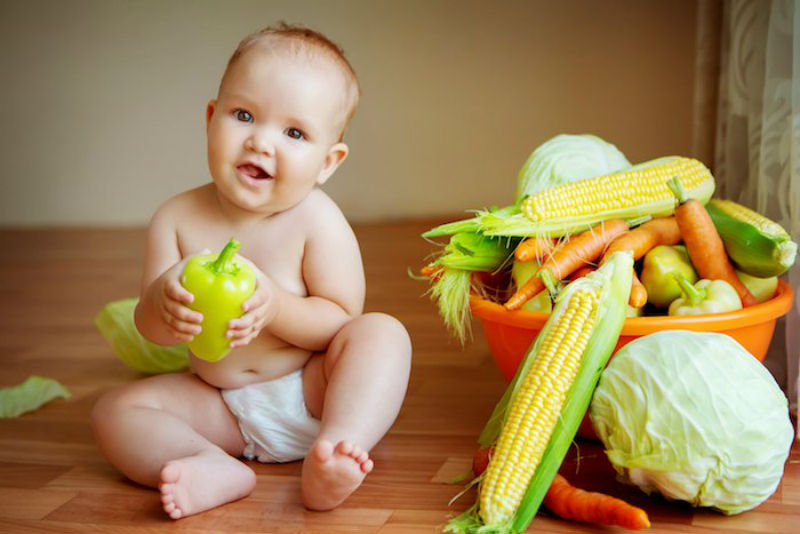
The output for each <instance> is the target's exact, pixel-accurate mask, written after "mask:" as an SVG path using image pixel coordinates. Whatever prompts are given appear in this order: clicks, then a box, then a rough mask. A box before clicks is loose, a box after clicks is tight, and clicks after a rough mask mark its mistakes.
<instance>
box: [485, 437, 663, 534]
mask: <svg viewBox="0 0 800 534" xmlns="http://www.w3.org/2000/svg"><path fill="white" fill-rule="evenodd" d="M493 452H494V447H481V448H480V449H478V450H477V451H476V452H475V456H474V457H473V458H472V473H473V474H474V475H475V476H476V477H479V476H481V475H482V474H483V472H484V471H486V467H487V466H488V465H489V460H490V459H491V457H492V453H493ZM544 505H545V506H546V507H547V509H548V510H550V511H551V512H553V513H554V514H555V515H557V516H559V517H561V518H563V519H572V520H575V521H583V522H585V523H594V524H598V525H619V526H621V527H625V528H629V529H633V530H641V529H643V528H647V527H649V526H650V520H649V519H648V517H647V512H645V511H644V510H642V509H641V508H637V507H635V506H631V505H630V504H628V503H626V502H625V501H623V500H621V499H617V498H615V497H611V496H609V495H604V494H602V493H596V492H589V491H585V490H582V489H579V488H576V487H575V486H573V485H572V484H570V483H569V482H567V479H565V478H564V477H563V476H561V475H559V474H556V476H555V478H554V479H553V482H552V483H551V484H550V488H549V489H548V490H547V494H546V495H545V498H544Z"/></svg>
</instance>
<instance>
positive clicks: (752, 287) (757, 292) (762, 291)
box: [736, 269, 778, 304]
mask: <svg viewBox="0 0 800 534" xmlns="http://www.w3.org/2000/svg"><path fill="white" fill-rule="evenodd" d="M736 276H738V277H739V280H741V281H742V283H743V284H744V286H745V287H746V288H747V289H748V290H749V291H750V293H752V294H753V296H754V297H755V298H756V300H757V301H758V302H759V304H760V303H762V302H766V301H768V300H769V299H771V298H772V297H773V296H774V295H775V291H777V290H778V277H777V276H770V277H769V278H759V277H757V276H750V275H749V274H747V273H744V272H742V271H740V270H738V269H736Z"/></svg>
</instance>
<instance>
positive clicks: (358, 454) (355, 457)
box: [348, 445, 366, 463]
mask: <svg viewBox="0 0 800 534" xmlns="http://www.w3.org/2000/svg"><path fill="white" fill-rule="evenodd" d="M363 454H366V453H365V452H364V450H363V449H362V448H361V447H359V446H358V445H353V450H352V451H350V454H349V455H348V456H350V458H352V459H353V460H355V461H357V462H358V463H361V461H360V460H359V458H360V457H361V455H363Z"/></svg>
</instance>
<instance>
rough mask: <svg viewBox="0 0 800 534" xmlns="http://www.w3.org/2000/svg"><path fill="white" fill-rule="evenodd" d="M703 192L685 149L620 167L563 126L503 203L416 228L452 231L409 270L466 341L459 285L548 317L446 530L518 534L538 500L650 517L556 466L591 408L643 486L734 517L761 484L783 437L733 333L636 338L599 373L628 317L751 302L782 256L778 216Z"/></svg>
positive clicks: (611, 451) (777, 395)
mask: <svg viewBox="0 0 800 534" xmlns="http://www.w3.org/2000/svg"><path fill="white" fill-rule="evenodd" d="M561 173H563V174H561ZM539 178H541V179H539ZM713 192H714V178H713V176H712V175H711V173H710V172H709V170H708V169H707V168H706V167H705V166H704V165H703V164H702V163H700V162H699V161H697V160H693V159H690V158H680V157H667V158H659V159H656V160H653V161H650V162H646V163H643V164H640V165H636V166H630V164H629V163H628V161H627V160H626V159H625V157H624V156H623V155H622V153H621V152H619V151H618V150H617V149H616V148H615V147H613V145H609V144H608V143H606V142H605V141H603V140H602V139H599V138H597V137H594V136H563V135H562V136H558V137H556V138H554V139H552V140H550V141H548V142H547V143H545V144H544V145H542V146H541V147H539V148H538V149H537V150H536V151H534V153H533V154H532V155H531V157H530V158H529V159H528V161H526V163H525V165H524V166H523V168H522V170H521V171H520V177H519V185H518V189H517V195H516V198H515V202H514V204H512V205H510V206H507V207H503V208H490V209H485V210H478V211H476V212H475V215H474V216H473V217H471V218H468V219H465V220H462V221H456V222H452V223H447V224H444V225H441V226H438V227H436V228H433V229H432V230H430V231H428V232H426V233H425V234H423V237H425V238H428V239H436V238H443V237H444V238H448V242H447V243H446V244H445V245H444V246H443V247H442V249H441V251H440V253H439V254H437V255H436V257H435V258H434V259H433V260H432V261H430V262H429V263H428V264H427V265H426V266H425V267H423V268H422V269H421V273H422V274H423V275H424V276H425V277H426V278H427V279H428V280H429V282H430V294H431V297H432V298H433V299H434V301H436V303H437V304H438V307H439V311H440V314H441V316H442V317H443V319H444V322H445V324H446V326H447V327H448V328H449V329H450V331H451V332H452V333H453V334H454V335H455V336H456V337H457V338H459V339H460V340H461V341H462V342H464V340H465V337H466V334H467V333H468V332H469V325H470V314H469V303H470V299H471V298H484V299H487V300H491V301H494V302H497V303H500V304H502V305H503V306H504V307H505V308H506V309H507V310H508V311H509V312H513V311H514V310H518V309H523V310H530V311H539V312H544V313H547V314H549V316H548V319H547V322H546V323H545V325H544V327H543V328H542V330H541V332H540V333H539V335H538V336H537V338H536V339H535V341H534V342H533V344H532V345H531V346H530V348H529V349H528V351H527V353H526V354H525V356H524V358H523V360H522V362H521V363H520V365H519V368H518V370H517V372H516V375H515V376H514V378H513V380H512V381H511V383H510V384H509V386H508V389H507V390H506V392H505V394H504V395H503V397H502V398H501V399H500V401H499V402H498V404H497V406H496V408H495V410H494V412H493V413H492V415H491V417H490V419H489V421H488V422H487V424H486V426H485V427H484V430H483V432H482V433H481V435H480V437H479V439H478V442H479V444H480V449H479V450H478V452H477V453H476V457H475V461H474V463H473V471H474V474H475V476H476V478H475V480H473V482H472V483H473V484H477V485H478V495H477V499H476V502H475V504H474V505H473V506H472V507H470V508H469V509H468V510H466V511H465V512H464V513H462V514H461V515H460V516H458V517H456V518H454V519H453V520H451V521H450V522H449V523H448V525H447V527H446V530H447V531H452V532H456V533H465V534H466V533H506V532H508V533H516V532H523V531H525V529H526V528H527V526H528V524H529V523H530V521H531V520H532V518H533V517H534V516H535V514H536V513H537V511H538V509H539V507H540V505H542V504H544V506H546V507H547V508H548V509H549V510H550V511H551V512H553V513H555V514H557V515H559V516H561V517H565V518H567V519H572V520H577V521H585V522H590V523H595V524H601V525H621V526H624V527H626V528H631V529H641V528H646V527H648V526H649V519H648V518H647V514H646V512H645V511H643V510H641V509H639V508H636V507H633V506H630V505H628V504H627V503H624V502H623V501H620V500H619V499H616V498H613V497H610V496H606V495H602V494H597V493H590V492H584V491H583V490H580V489H578V488H574V487H572V486H571V485H570V484H569V483H568V482H567V481H566V480H565V479H563V478H561V477H559V475H558V474H557V471H558V468H559V466H560V465H561V462H562V461H563V458H564V455H565V454H566V451H567V449H568V447H569V446H570V444H571V442H572V440H573V439H574V436H575V433H576V431H577V428H578V425H579V423H580V421H581V419H582V418H583V415H584V413H585V412H586V410H587V408H588V407H589V405H590V403H591V410H590V411H591V418H592V422H593V424H594V426H595V429H596V432H597V434H598V436H599V437H600V438H601V440H602V441H603V442H604V444H605V446H606V452H607V455H608V456H609V459H610V460H611V462H612V464H613V465H614V467H615V468H616V469H617V472H618V474H619V477H620V479H621V480H623V481H626V482H630V483H633V484H636V485H638V486H639V487H641V488H642V489H643V490H644V491H646V492H648V493H649V492H651V491H659V492H661V493H662V494H664V495H665V496H667V497H669V498H675V499H682V500H686V501H688V502H690V503H692V504H694V505H698V506H710V507H714V508H716V509H718V510H721V511H723V512H724V513H739V512H741V511H744V510H747V509H750V508H752V507H754V506H756V505H758V504H759V503H760V502H763V500H765V499H766V498H767V497H769V495H770V494H771V493H772V492H773V491H774V490H775V488H776V486H777V484H778V482H779V481H780V478H781V476H782V472H783V463H784V462H785V460H786V457H787V455H788V451H789V446H790V444H791V436H792V434H793V432H792V429H791V423H790V420H789V416H788V406H787V402H786V399H785V397H784V396H783V394H782V392H781V391H780V388H778V386H777V385H776V384H775V382H774V380H773V379H772V377H771V375H769V373H768V372H767V371H766V370H765V369H764V368H763V366H761V364H760V363H758V361H757V360H756V359H755V358H753V357H752V356H751V355H750V354H749V353H748V352H747V351H746V350H745V349H743V348H742V347H741V346H740V345H739V344H738V343H737V342H736V341H734V340H733V339H732V338H730V337H728V336H724V335H721V334H711V333H691V332H680V331H669V332H662V333H660V334H654V335H651V336H645V337H642V338H640V339H639V340H637V341H635V342H633V343H630V344H629V345H627V346H626V347H624V348H623V349H622V350H621V351H620V352H618V353H617V355H616V356H615V358H614V359H613V361H612V363H611V365H610V366H609V367H608V369H607V370H606V371H604V368H605V365H606V363H607V362H608V359H609V357H610V355H611V353H612V351H613V349H614V347H615V345H616V342H617V340H618V338H619V334H620V331H621V328H622V324H623V322H624V320H625V317H626V316H632V315H633V316H639V315H654V314H655V315H664V314H669V315H697V314H707V313H720V312H727V311H732V310H736V309H740V308H742V307H747V306H753V305H755V304H758V303H760V302H763V301H765V300H768V299H770V298H772V296H773V294H774V293H775V291H776V288H777V277H778V276H779V275H781V274H782V273H784V272H785V271H786V270H787V269H788V268H789V267H791V265H792V264H793V263H794V261H795V256H796V252H797V245H796V243H794V242H792V240H791V239H790V237H789V235H788V234H787V233H786V231H785V230H784V229H783V228H781V227H780V225H778V224H777V223H775V222H773V221H770V220H768V219H766V218H765V217H763V216H761V215H759V214H757V213H755V212H753V211H751V210H749V209H748V208H746V207H744V206H741V205H738V204H736V203H734V202H731V201H726V200H718V199H714V200H712V199H711V196H712V194H713ZM665 336H668V340H667V337H665ZM620 354H622V358H620ZM720 369H724V371H720ZM601 375H602V378H601ZM598 381H600V385H599V386H597V384H598ZM596 387H597V388H598V390H597V394H595V388H596ZM593 394H594V400H592V399H593ZM729 423H730V424H729Z"/></svg>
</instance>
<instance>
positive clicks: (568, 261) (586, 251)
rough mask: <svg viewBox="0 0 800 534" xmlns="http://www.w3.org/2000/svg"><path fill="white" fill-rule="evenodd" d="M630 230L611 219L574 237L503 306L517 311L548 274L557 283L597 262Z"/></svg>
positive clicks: (541, 286)
mask: <svg viewBox="0 0 800 534" xmlns="http://www.w3.org/2000/svg"><path fill="white" fill-rule="evenodd" d="M627 231H628V223H626V222H625V221H623V220H622V219H611V220H608V221H604V222H602V223H600V224H598V225H597V226H595V227H593V228H590V229H589V230H586V231H585V232H583V233H581V234H578V235H577V236H575V237H573V238H571V239H570V240H569V242H568V243H565V244H564V245H562V246H561V247H559V248H558V249H557V250H556V251H555V252H553V254H552V255H551V256H550V257H549V258H548V259H547V261H545V262H544V263H543V264H542V266H541V267H540V268H539V270H538V271H536V274H535V275H533V276H531V277H530V279H529V280H528V281H527V282H525V284H523V286H522V287H520V288H519V289H517V292H516V293H514V294H513V295H512V296H511V298H510V299H508V301H507V302H506V303H505V304H504V306H505V307H506V309H507V310H516V309H517V308H520V307H521V306H522V305H523V304H525V303H526V302H527V301H528V300H530V299H532V298H533V297H534V296H535V295H536V294H538V293H539V292H540V291H541V290H542V289H544V287H545V283H544V280H543V279H542V276H541V275H543V274H544V273H545V272H546V273H547V274H548V275H549V276H550V277H551V278H552V280H553V281H554V282H557V281H559V280H563V279H564V278H565V277H567V276H569V275H570V274H572V273H573V272H575V271H576V270H577V269H579V268H580V267H582V266H583V265H584V264H586V263H590V262H593V261H595V260H596V259H597V258H599V257H600V255H601V254H602V253H603V251H604V250H605V248H606V246H608V244H609V243H610V242H611V241H612V240H614V238H616V237H618V236H619V235H621V234H623V233H625V232H627Z"/></svg>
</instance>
